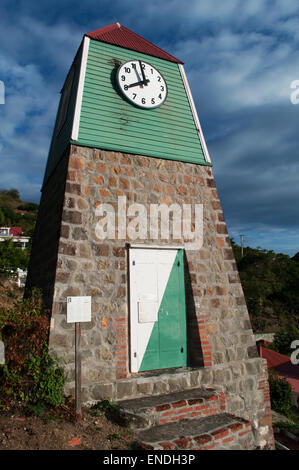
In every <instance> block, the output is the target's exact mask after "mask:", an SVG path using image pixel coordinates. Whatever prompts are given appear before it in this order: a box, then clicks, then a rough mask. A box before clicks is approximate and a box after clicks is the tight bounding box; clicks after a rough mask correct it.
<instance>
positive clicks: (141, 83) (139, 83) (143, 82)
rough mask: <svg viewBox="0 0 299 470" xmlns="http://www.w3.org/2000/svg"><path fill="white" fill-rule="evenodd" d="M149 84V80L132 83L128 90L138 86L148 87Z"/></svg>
mask: <svg viewBox="0 0 299 470" xmlns="http://www.w3.org/2000/svg"><path fill="white" fill-rule="evenodd" d="M148 82H149V80H148V79H145V80H141V82H136V83H131V85H128V88H132V87H133V86H137V85H147V83H148Z"/></svg>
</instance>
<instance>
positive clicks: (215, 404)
mask: <svg viewBox="0 0 299 470" xmlns="http://www.w3.org/2000/svg"><path fill="white" fill-rule="evenodd" d="M117 405H118V406H119V412H120V416H121V417H122V420H123V422H124V424H125V425H127V426H130V427H131V428H134V429H145V428H148V427H151V426H157V425H162V424H166V423H172V422H176V421H180V420H183V419H195V418H199V417H204V416H208V415H214V414H219V413H222V412H223V411H225V394H224V393H222V392H217V391H216V390H214V389H211V388H206V389H204V388H195V389H191V390H184V391H181V392H175V393H168V394H164V395H159V396H151V397H142V398H137V399H135V400H123V401H119V402H117Z"/></svg>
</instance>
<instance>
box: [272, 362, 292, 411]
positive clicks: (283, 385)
mask: <svg viewBox="0 0 299 470" xmlns="http://www.w3.org/2000/svg"><path fill="white" fill-rule="evenodd" d="M269 386H270V396H271V407H272V408H273V410H275V411H278V412H280V413H283V414H284V415H285V416H289V415H290V413H291V411H292V387H291V385H290V384H289V382H288V381H287V380H286V379H280V378H279V377H278V376H277V375H274V373H273V372H272V371H271V372H270V374H269Z"/></svg>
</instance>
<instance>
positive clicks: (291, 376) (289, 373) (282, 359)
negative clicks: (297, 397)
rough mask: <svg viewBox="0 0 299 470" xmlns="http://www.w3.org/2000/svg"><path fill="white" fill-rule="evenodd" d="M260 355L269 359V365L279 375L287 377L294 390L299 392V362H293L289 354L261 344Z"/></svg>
mask: <svg viewBox="0 0 299 470" xmlns="http://www.w3.org/2000/svg"><path fill="white" fill-rule="evenodd" d="M260 357H264V358H265V359H267V365H268V367H270V368H272V369H275V370H276V372H277V373H278V375H279V377H280V378H282V377H283V378H285V379H286V380H287V381H288V382H289V383H290V384H291V386H292V389H293V391H294V392H296V393H299V364H297V365H295V364H292V363H291V360H290V358H289V357H288V356H284V355H283V354H280V353H278V352H276V351H272V349H267V348H264V347H263V346H260Z"/></svg>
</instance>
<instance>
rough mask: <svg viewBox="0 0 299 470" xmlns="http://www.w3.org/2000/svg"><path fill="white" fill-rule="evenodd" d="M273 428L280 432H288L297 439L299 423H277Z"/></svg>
mask: <svg viewBox="0 0 299 470" xmlns="http://www.w3.org/2000/svg"><path fill="white" fill-rule="evenodd" d="M274 428H275V429H279V430H280V431H289V432H290V433H292V434H294V435H295V436H296V437H297V438H299V423H294V422H293V421H278V422H276V423H274Z"/></svg>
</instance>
